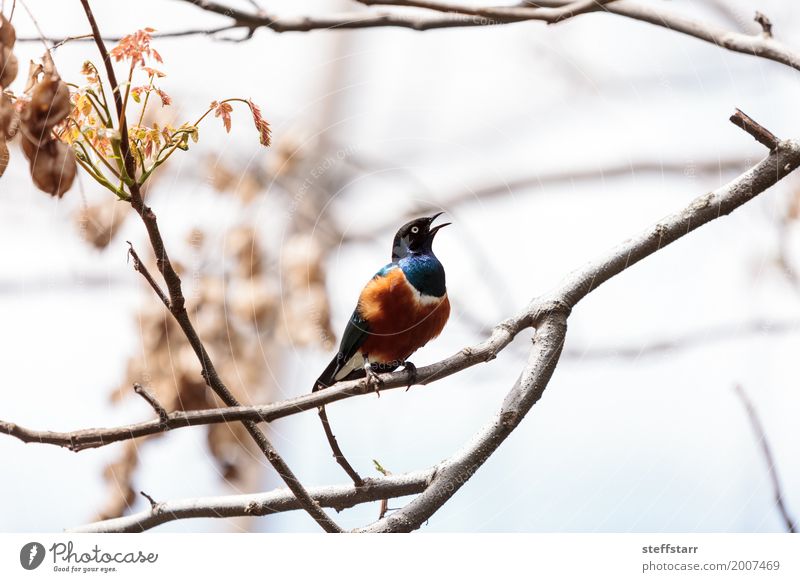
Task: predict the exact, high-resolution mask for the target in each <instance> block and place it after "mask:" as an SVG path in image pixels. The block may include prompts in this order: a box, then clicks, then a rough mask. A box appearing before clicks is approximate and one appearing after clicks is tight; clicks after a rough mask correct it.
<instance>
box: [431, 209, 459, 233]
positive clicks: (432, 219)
mask: <svg viewBox="0 0 800 582" xmlns="http://www.w3.org/2000/svg"><path fill="white" fill-rule="evenodd" d="M442 214H444V212H437V213H436V214H434V215H433V216H431V217H430V218H429V219H428V220H429V221H430V222H433V221H434V220H436V219H437V218H438V217H439V216H441V215H442ZM450 224H453V223H452V222H445V223H444V224H440V225H439V226H436V227H434V228H432V229H430V231H429V232H428V237H429V238H433V237H434V236H436V233H437V232H439V229H440V228H444V227H445V226H448V225H450Z"/></svg>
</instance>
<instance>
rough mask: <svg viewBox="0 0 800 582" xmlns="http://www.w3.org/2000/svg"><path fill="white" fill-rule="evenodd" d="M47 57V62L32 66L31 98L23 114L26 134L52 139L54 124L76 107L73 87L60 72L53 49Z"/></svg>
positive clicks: (45, 56) (29, 82)
mask: <svg viewBox="0 0 800 582" xmlns="http://www.w3.org/2000/svg"><path fill="white" fill-rule="evenodd" d="M43 61H44V66H42V67H37V66H33V67H31V72H30V75H31V76H30V79H29V80H28V84H29V85H31V84H32V89H31V99H30V101H28V102H27V103H26V104H25V106H24V107H23V109H22V113H21V114H20V120H21V123H22V127H23V129H24V132H25V135H26V136H27V137H28V139H29V140H33V141H44V140H48V139H49V138H50V131H51V130H52V129H53V127H55V126H56V125H58V124H59V123H61V122H62V121H63V120H64V119H65V118H66V117H67V115H69V113H70V111H71V110H72V104H71V103H70V99H69V87H68V86H67V84H66V83H65V82H64V81H62V80H61V77H59V75H58V73H57V72H56V69H55V65H54V64H53V59H52V58H51V57H50V55H49V53H45V55H44V57H43ZM40 75H41V78H40Z"/></svg>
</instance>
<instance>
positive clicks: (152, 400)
mask: <svg viewBox="0 0 800 582" xmlns="http://www.w3.org/2000/svg"><path fill="white" fill-rule="evenodd" d="M133 391H134V392H136V393H137V394H138V395H139V396H141V397H142V398H144V400H145V401H146V402H147V403H148V404H149V405H150V406H151V407H152V408H153V410H155V411H156V414H157V415H158V418H159V420H160V421H161V424H162V425H165V424H167V422H169V413H168V412H167V410H166V409H165V408H164V407H163V406H161V403H160V402H159V401H158V399H157V398H156V397H155V395H153V393H152V392H150V391H149V390H148V389H147V388H145V387H144V386H142V385H141V384H139V383H138V382H137V383H136V384H134V385H133Z"/></svg>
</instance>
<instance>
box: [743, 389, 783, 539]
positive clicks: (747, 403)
mask: <svg viewBox="0 0 800 582" xmlns="http://www.w3.org/2000/svg"><path fill="white" fill-rule="evenodd" d="M733 390H734V392H735V393H736V395H737V396H738V397H739V400H741V402H742V405H743V406H744V408H745V411H746V412H747V417H748V418H749V419H750V426H751V428H752V429H753V433H754V435H755V437H756V439H758V445H759V446H760V447H761V454H762V455H763V456H764V461H765V462H766V463H767V471H769V478H770V481H771V482H772V492H773V495H774V497H775V507H777V508H778V512H780V514H781V517H782V518H783V522H784V523H785V524H786V531H788V532H789V533H797V525H795V522H794V520H793V519H792V516H791V515H789V510H788V509H786V504H785V502H784V495H783V491H782V489H781V482H780V479H778V470H777V468H776V467H775V458H774V457H773V456H772V449H771V448H770V446H769V441H767V434H766V432H764V426H763V425H762V424H761V419H759V417H758V413H757V412H756V409H755V406H753V402H752V401H751V400H750V398H748V396H747V393H746V392H745V391H744V388H742V387H741V386H740V385H738V384H737V385H735V386H734V387H733Z"/></svg>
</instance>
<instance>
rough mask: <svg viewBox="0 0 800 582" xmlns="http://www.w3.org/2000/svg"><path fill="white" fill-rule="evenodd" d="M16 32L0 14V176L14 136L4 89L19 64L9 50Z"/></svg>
mask: <svg viewBox="0 0 800 582" xmlns="http://www.w3.org/2000/svg"><path fill="white" fill-rule="evenodd" d="M16 41H17V34H16V32H15V31H14V27H13V26H11V23H10V22H9V21H8V20H6V17H5V16H3V15H2V14H0V176H2V175H3V173H5V171H6V167H8V143H7V142H8V140H10V139H11V138H12V137H14V133H15V131H16V123H17V122H16V112H15V111H14V105H13V104H12V103H11V99H9V97H8V96H7V95H6V94H5V92H4V90H5V88H6V87H8V86H9V85H10V84H11V82H12V81H13V80H14V79H16V77H17V71H18V69H19V66H18V64H17V57H15V56H14V53H13V52H11V51H12V49H13V48H14V43H15V42H16Z"/></svg>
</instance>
